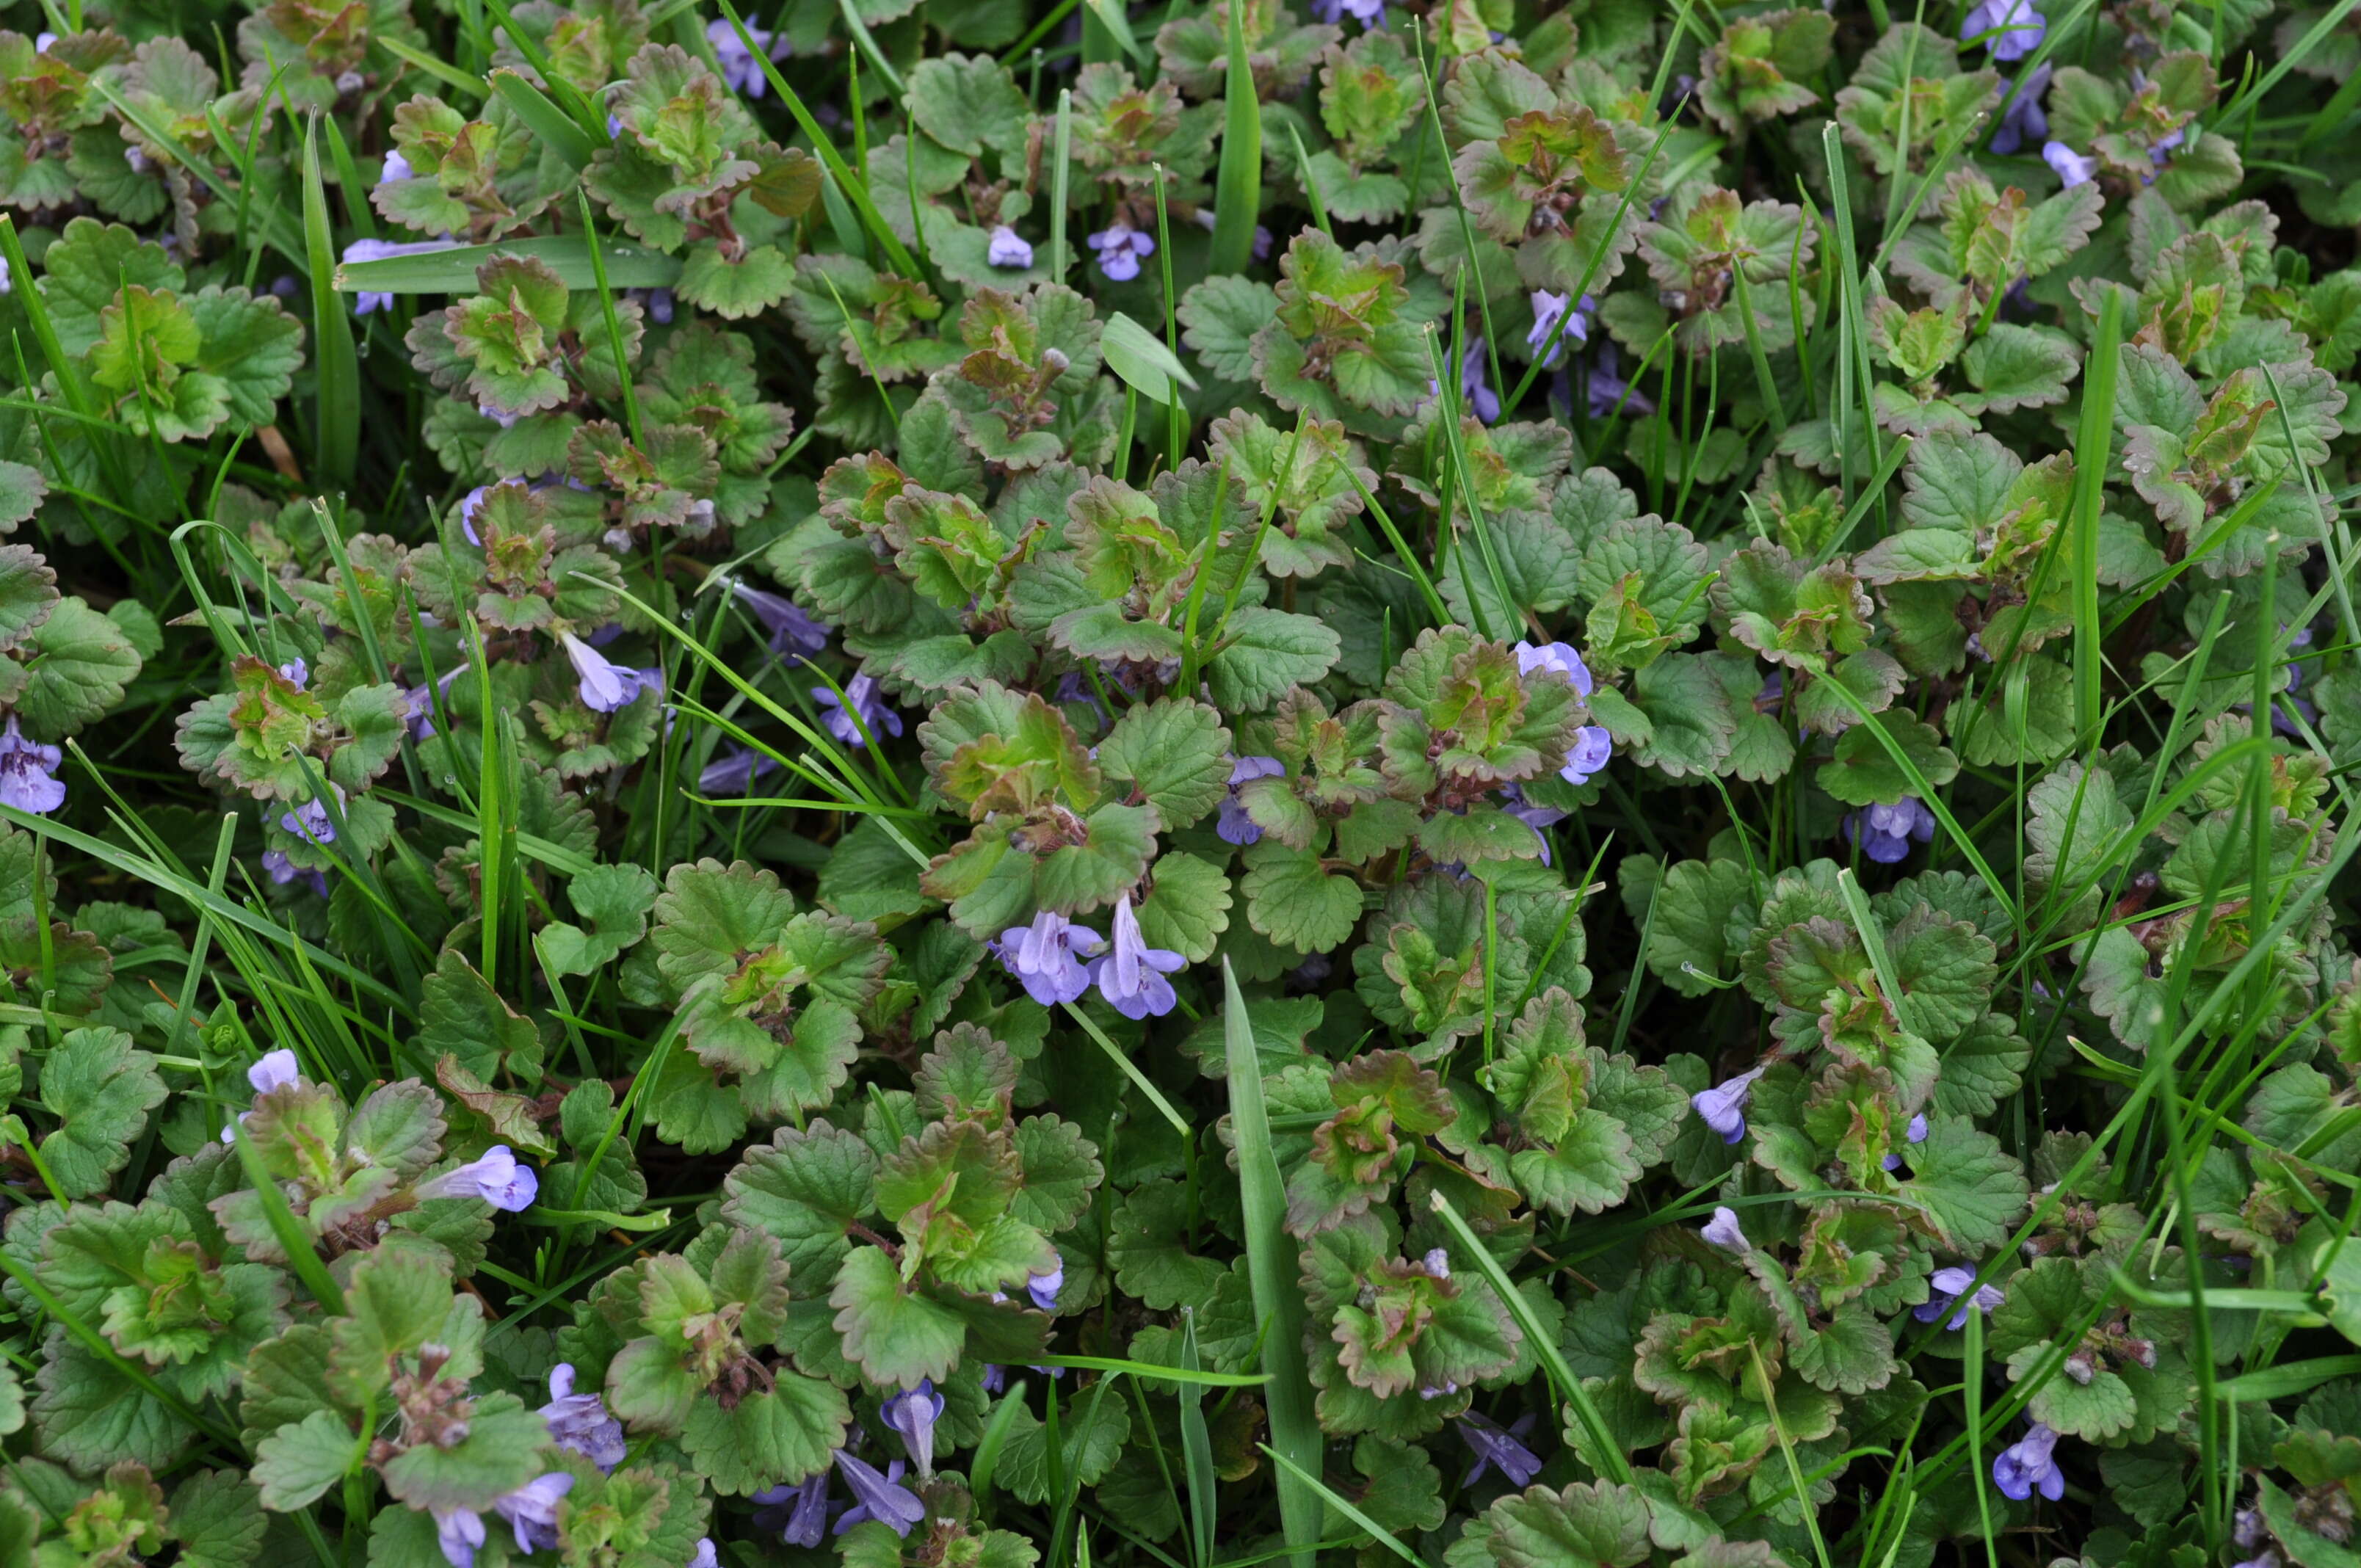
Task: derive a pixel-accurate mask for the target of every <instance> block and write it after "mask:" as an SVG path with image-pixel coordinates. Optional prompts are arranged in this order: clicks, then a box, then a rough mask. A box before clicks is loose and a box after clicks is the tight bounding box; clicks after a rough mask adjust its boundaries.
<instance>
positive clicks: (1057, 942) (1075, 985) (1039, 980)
mask: <svg viewBox="0 0 2361 1568" xmlns="http://www.w3.org/2000/svg"><path fill="white" fill-rule="evenodd" d="M1105 945H1106V944H1105V942H1104V941H1103V940H1102V939H1101V938H1100V937H1099V934H1098V933H1097V932H1096V931H1093V930H1092V929H1091V928H1090V927H1087V926H1077V925H1075V924H1073V923H1072V922H1071V921H1070V920H1068V919H1067V918H1066V917H1065V916H1062V915H1060V914H1058V913H1057V912H1056V911H1055V910H1049V909H1044V910H1042V911H1041V912H1040V913H1039V914H1038V915H1036V916H1033V924H1031V925H1030V926H1012V927H1009V928H1008V929H1007V930H1005V931H1003V932H1002V933H1001V934H1000V946H999V958H1000V962H1001V967H1002V968H1004V969H1005V970H1007V971H1008V972H1009V973H1010V974H1013V975H1015V976H1016V978H1017V979H1018V980H1019V981H1023V982H1024V985H1025V993H1026V994H1027V996H1030V997H1031V998H1032V999H1033V1000H1034V1001H1036V1002H1038V1003H1040V1004H1041V1005H1042V1006H1044V1007H1054V1006H1056V1005H1057V1004H1058V1003H1060V1002H1074V1001H1078V1000H1080V999H1081V997H1082V992H1086V991H1088V990H1089V989H1090V988H1091V973H1090V970H1087V969H1085V968H1083V967H1082V959H1079V958H1078V957H1076V956H1075V955H1076V954H1077V953H1094V952H1096V951H1098V950H1099V949H1100V948H1103V947H1104V946H1105Z"/></svg>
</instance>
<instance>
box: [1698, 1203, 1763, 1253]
mask: <svg viewBox="0 0 2361 1568" xmlns="http://www.w3.org/2000/svg"><path fill="white" fill-rule="evenodd" d="M1697 1234H1700V1235H1702V1236H1703V1237H1705V1239H1706V1240H1708V1241H1709V1242H1711V1243H1712V1244H1713V1245H1716V1246H1719V1247H1728V1248H1729V1249H1730V1251H1732V1252H1752V1251H1753V1250H1754V1244H1753V1243H1752V1242H1750V1241H1748V1240H1747V1239H1746V1233H1745V1232H1744V1231H1741V1230H1740V1229H1739V1228H1738V1211H1737V1210H1735V1209H1726V1208H1724V1207H1722V1206H1721V1205H1720V1204H1718V1203H1717V1204H1716V1205H1714V1211H1713V1218H1712V1219H1710V1220H1708V1221H1707V1222H1706V1223H1704V1224H1703V1225H1702V1226H1700V1227H1699V1228H1698V1232H1697Z"/></svg>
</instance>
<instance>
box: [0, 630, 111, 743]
mask: <svg viewBox="0 0 2361 1568" xmlns="http://www.w3.org/2000/svg"><path fill="white" fill-rule="evenodd" d="M16 656H17V657H18V658H19V659H20V660H21V661H22V662H23V663H24V664H25V665H26V674H27V680H26V683H25V686H24V689H23V690H22V691H21V692H19V693H18V694H17V696H16V712H17V714H18V715H19V716H20V717H22V718H23V719H24V721H25V726H26V728H27V729H29V730H30V731H31V732H32V733H33V734H35V735H38V736H52V737H54V736H60V735H66V734H71V732H73V731H74V730H77V729H81V728H82V726H84V725H86V724H89V723H91V722H92V721H93V720H94V719H97V718H101V717H102V716H104V715H105V714H107V713H109V712H111V711H113V710H114V708H115V706H116V705H117V704H119V703H121V702H122V700H123V692H124V688H125V687H126V686H127V685H130V684H131V682H132V680H133V679H134V678H135V677H136V676H137V674H139V665H140V659H139V652H138V650H137V649H136V648H135V647H133V646H132V642H131V639H130V637H129V636H128V635H127V634H126V632H125V630H124V629H123V628H122V627H121V626H120V625H118V624H116V623H115V621H114V620H109V619H108V618H107V617H105V616H104V615H101V614H100V613H99V612H98V611H96V610H94V609H91V608H90V606H88V605H86V604H84V603H83V602H82V600H81V599H79V598H62V599H60V600H58V601H57V604H56V605H55V606H54V607H53V608H52V609H50V611H49V619H48V620H45V621H43V622H42V623H41V625H40V626H39V627H38V628H37V629H36V630H34V631H33V632H32V634H31V636H30V637H28V638H27V640H26V641H25V642H24V643H23V644H22V645H21V646H20V648H19V649H18V651H17V654H16Z"/></svg>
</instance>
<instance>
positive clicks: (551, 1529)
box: [492, 1470, 574, 1552]
mask: <svg viewBox="0 0 2361 1568" xmlns="http://www.w3.org/2000/svg"><path fill="white" fill-rule="evenodd" d="M573 1489H574V1477H573V1476H571V1475H567V1474H566V1472H565V1471H563V1470H553V1471H551V1472H550V1473H549V1474H548V1475H539V1476H535V1477H534V1478H533V1480H530V1481H528V1482H526V1483H525V1484H524V1485H523V1486H519V1487H518V1488H517V1489H516V1490H515V1491H513V1492H511V1493H510V1494H509V1495H508V1496H507V1497H500V1498H497V1499H495V1500H494V1502H493V1503H492V1509H493V1511H494V1512H495V1513H497V1514H499V1515H500V1518H502V1519H506V1520H508V1521H509V1526H510V1528H511V1529H512V1530H515V1531H516V1544H517V1550H518V1551H519V1552H539V1551H541V1550H543V1549H544V1548H545V1547H551V1546H555V1545H556V1544H557V1505H558V1503H559V1501H560V1500H561V1499H563V1498H564V1497H565V1496H566V1493H568V1492H570V1491H572V1490H573Z"/></svg>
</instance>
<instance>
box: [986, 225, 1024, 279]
mask: <svg viewBox="0 0 2361 1568" xmlns="http://www.w3.org/2000/svg"><path fill="white" fill-rule="evenodd" d="M983 258H984V260H986V261H988V262H990V263H991V264H992V265H993V266H994V267H1005V268H1007V269H1010V270H1012V271H1020V272H1021V271H1023V270H1024V269H1026V268H1027V267H1030V266H1032V265H1033V242H1032V241H1030V240H1028V239H1027V238H1026V237H1025V236H1023V235H1020V234H1018V233H1017V232H1016V230H1015V229H1013V228H1010V227H1009V226H1008V225H1006V224H1002V225H1000V226H999V227H997V228H995V229H994V230H993V231H992V244H991V246H990V247H988V248H987V249H986V250H985V251H984V253H983Z"/></svg>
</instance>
